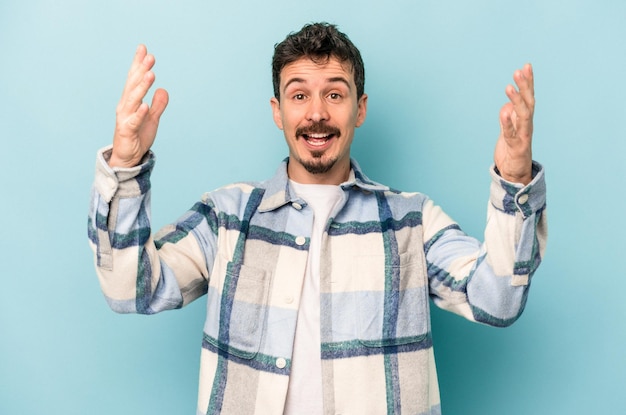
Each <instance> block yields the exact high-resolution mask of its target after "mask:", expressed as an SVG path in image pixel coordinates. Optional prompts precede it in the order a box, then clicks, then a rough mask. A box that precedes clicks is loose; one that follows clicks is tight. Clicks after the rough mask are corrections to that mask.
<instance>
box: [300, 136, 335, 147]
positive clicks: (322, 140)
mask: <svg viewBox="0 0 626 415" xmlns="http://www.w3.org/2000/svg"><path fill="white" fill-rule="evenodd" d="M301 137H302V138H303V139H304V140H305V141H306V142H307V143H308V144H310V145H312V146H314V147H321V146H323V145H324V144H326V142H327V141H328V140H330V139H332V138H334V137H336V135H335V134H332V133H331V134H327V133H326V134H322V133H317V134H316V133H310V134H302V136H301Z"/></svg>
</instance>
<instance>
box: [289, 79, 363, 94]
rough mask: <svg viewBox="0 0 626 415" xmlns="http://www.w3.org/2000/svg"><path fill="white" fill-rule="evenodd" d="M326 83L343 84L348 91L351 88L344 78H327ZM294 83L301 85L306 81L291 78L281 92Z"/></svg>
mask: <svg viewBox="0 0 626 415" xmlns="http://www.w3.org/2000/svg"><path fill="white" fill-rule="evenodd" d="M326 82H327V83H329V84H332V83H335V82H340V83H342V84H345V85H346V86H347V87H348V89H349V90H351V89H352V87H351V86H350V82H348V80H347V79H346V78H344V77H343V76H336V77H333V78H328V79H326ZM294 83H303V84H306V79H304V78H297V77H296V78H291V79H290V80H288V81H287V83H286V84H285V86H284V87H283V91H286V90H287V87H288V86H289V85H291V84H294Z"/></svg>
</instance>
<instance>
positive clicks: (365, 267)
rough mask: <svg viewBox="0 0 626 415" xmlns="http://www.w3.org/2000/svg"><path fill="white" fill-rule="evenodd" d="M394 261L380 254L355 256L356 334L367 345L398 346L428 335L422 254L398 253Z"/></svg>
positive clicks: (428, 325)
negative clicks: (387, 262)
mask: <svg viewBox="0 0 626 415" xmlns="http://www.w3.org/2000/svg"><path fill="white" fill-rule="evenodd" d="M397 258H398V261H396V263H395V264H385V256H384V255H368V256H359V257H358V258H356V260H355V264H357V265H356V266H355V267H353V270H354V271H355V272H354V274H353V280H354V281H355V283H356V284H355V285H356V290H355V298H356V305H357V321H356V331H357V333H356V335H357V339H358V340H359V342H360V343H361V344H363V345H364V346H367V347H385V346H401V345H407V344H411V343H419V342H421V341H423V340H425V339H427V338H428V337H429V332H430V309H429V303H428V279H427V276H426V273H425V265H424V260H423V255H418V254H414V253H404V254H400V255H399V256H398V257H397Z"/></svg>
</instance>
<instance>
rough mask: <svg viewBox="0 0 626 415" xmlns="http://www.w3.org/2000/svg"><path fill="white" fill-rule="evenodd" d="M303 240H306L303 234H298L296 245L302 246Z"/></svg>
mask: <svg viewBox="0 0 626 415" xmlns="http://www.w3.org/2000/svg"><path fill="white" fill-rule="evenodd" d="M305 242H306V238H305V237H304V236H298V237H297V238H296V245H300V246H302V245H304V244H305Z"/></svg>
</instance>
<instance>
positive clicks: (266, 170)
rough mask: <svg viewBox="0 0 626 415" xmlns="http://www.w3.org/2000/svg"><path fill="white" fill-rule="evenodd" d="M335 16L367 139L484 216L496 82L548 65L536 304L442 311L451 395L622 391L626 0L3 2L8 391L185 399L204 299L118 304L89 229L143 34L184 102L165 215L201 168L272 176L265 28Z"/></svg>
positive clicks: (566, 407) (174, 94) (609, 401)
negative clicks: (168, 306) (496, 318)
mask: <svg viewBox="0 0 626 415" xmlns="http://www.w3.org/2000/svg"><path fill="white" fill-rule="evenodd" d="M318 20H326V21H330V22H334V23H337V24H339V26H340V28H341V29H342V30H343V31H345V32H346V33H348V34H349V36H350V37H351V39H352V40H353V41H354V42H355V43H356V44H357V46H358V47H359V48H360V49H361V51H362V54H363V57H364V60H365V63H366V92H368V94H369V111H368V119H367V121H366V123H365V125H364V126H363V127H361V128H360V129H359V131H358V132H357V137H356V139H355V143H354V146H353V155H354V156H355V157H356V158H357V159H358V160H359V161H360V163H361V164H362V166H363V167H364V169H365V171H366V172H367V173H368V175H369V176H370V177H372V178H373V179H375V180H378V181H381V182H384V183H386V184H389V185H391V186H394V187H396V188H400V189H403V190H410V191H415V190H419V191H422V192H424V193H427V194H428V195H430V196H431V197H432V198H433V199H435V201H436V202H437V203H439V204H441V205H442V206H443V207H444V208H445V209H446V211H447V212H448V213H449V214H450V215H451V216H453V217H454V218H455V219H456V220H457V221H459V222H460V223H461V224H462V225H463V227H464V229H465V230H466V231H467V232H469V233H471V234H473V235H476V236H478V237H481V234H482V227H483V225H484V222H485V208H486V200H487V194H488V180H489V177H488V173H487V171H488V166H489V164H490V163H491V160H492V152H493V146H494V143H495V139H496V137H497V135H498V129H499V126H498V111H499V108H500V106H501V105H502V104H503V103H504V102H505V101H506V97H505V95H504V87H505V86H506V84H508V83H510V82H511V75H512V73H513V71H514V70H515V69H516V68H519V67H521V66H522V65H523V64H524V63H525V62H527V61H530V62H532V63H533V64H534V68H535V74H536V96H537V109H536V117H535V119H536V130H535V146H534V149H535V153H534V154H535V158H536V159H537V160H539V161H541V162H542V163H543V164H544V165H545V167H546V170H547V181H548V188H549V195H548V204H549V216H550V238H549V244H548V251H547V256H546V259H545V262H544V264H543V265H542V267H541V268H540V269H539V271H538V272H537V274H536V276H535V279H534V280H533V287H532V291H531V296H530V298H529V302H528V305H527V309H526V312H525V314H524V315H523V316H522V318H521V320H519V321H518V322H517V323H516V324H515V325H514V326H512V327H511V328H508V329H504V330H503V329H494V328H488V327H483V326H480V325H476V324H471V323H468V322H467V321H465V320H463V319H461V318H459V317H457V316H454V315H451V314H449V313H444V312H441V311H439V310H435V311H434V317H433V319H434V321H433V333H434V342H435V350H436V358H437V362H438V368H439V375H440V387H441V396H442V400H443V407H444V414H445V415H457V414H459V415H465V414H481V415H482V414H511V415H514V414H525V415H526V414H551V415H554V414H615V413H623V412H622V411H623V410H624V408H626V397H625V394H626V393H625V392H626V386H625V385H626V352H625V347H624V343H625V341H626V328H625V326H626V323H625V322H626V301H624V279H625V277H626V272H625V270H624V266H623V263H622V262H621V260H620V257H621V258H622V259H623V257H624V254H625V253H626V242H624V237H623V233H624V231H625V230H626V220H625V215H624V205H625V202H626V198H625V197H624V190H623V187H624V183H625V181H626V167H625V163H624V162H623V153H624V152H625V151H626V144H625V139H626V131H625V122H624V121H625V120H626V106H625V104H624V97H625V96H626V87H625V86H624V85H625V84H624V75H625V74H626V71H625V68H626V53H625V52H626V50H625V49H626V48H625V46H624V45H625V43H624V39H626V24H625V23H626V3H624V2H621V1H617V0H615V1H611V0H585V1H583V0H578V1H576V0H570V1H551V0H532V1H524V2H522V1H518V2H504V1H496V0H491V1H489V0H473V1H464V0H437V1H435V0H432V1H424V0H419V1H417V0H414V1H385V2H383V1H370V2H368V1H363V0H352V1H337V0H318V1H306V2H303V1H293V0H292V1H271V2H270V1H268V2H253V1H231V2H226V1H221V2H216V1H199V0H196V1H183V0H180V1H176V2H174V1H155V0H151V1H148V0H144V1H126V0H106V1H104V0H102V1H83V0H74V1H72V0H59V1H52V0H50V1H44V0H30V1H17V0H13V1H11V0H2V1H1V2H0V143H1V146H0V167H1V170H0V185H1V190H2V196H0V197H1V202H0V256H1V262H0V264H1V268H0V278H1V285H0V413H2V414H40V413H46V414H191V413H194V410H195V403H196V394H197V377H198V366H199V351H200V349H199V348H200V342H201V330H202V323H203V318H204V315H203V313H204V304H203V301H202V300H199V301H197V302H196V303H194V304H192V305H190V306H189V307H187V308H185V309H183V310H179V311H176V312H167V313H162V314H160V315H157V316H151V317H145V316H135V315H132V316H127V315H126V316H123V315H117V314H115V313H113V312H112V311H110V310H109V309H108V307H107V305H106V303H105V301H104V299H103V297H102V295H101V293H100V290H99V287H98V283H97V279H96V276H95V272H94V269H93V263H92V256H91V252H90V250H89V248H88V245H87V237H86V222H87V219H86V218H87V207H88V199H89V192H90V186H91V181H92V172H93V166H94V160H95V152H96V150H97V149H98V148H100V147H102V146H104V145H107V144H108V143H109V142H110V141H111V137H112V132H113V126H114V120H115V106H116V104H117V100H118V99H119V96H120V94H121V90H122V86H123V84H124V81H125V78H126V72H127V70H128V67H129V65H130V62H131V59H132V57H133V54H134V51H135V48H136V45H137V44H138V43H140V42H142V43H146V44H147V45H148V47H149V50H150V51H151V52H153V53H154V54H155V55H156V57H157V66H156V74H157V82H156V83H157V85H158V86H162V87H165V88H167V89H168V91H169V92H170V95H171V101H170V105H169V108H168V109H167V112H166V113H165V115H164V116H163V119H162V125H161V129H160V132H159V136H158V138H157V142H156V144H155V146H154V150H155V152H156V153H157V157H158V164H157V169H156V171H155V174H154V186H153V205H154V207H155V209H154V214H153V218H154V224H155V226H159V227H160V226H162V225H164V224H166V223H168V222H169V221H171V220H173V219H175V218H176V217H178V216H179V215H180V214H181V213H182V212H183V211H184V210H185V209H187V208H188V207H189V206H191V204H192V203H193V202H195V201H196V200H197V199H198V198H199V197H200V195H201V194H202V193H203V192H204V191H207V190H211V189H214V188H216V187H218V186H221V185H223V184H226V183H230V182H232V181H236V180H242V179H245V180H247V179H261V178H266V177H268V176H269V175H271V174H272V173H273V172H274V170H275V168H276V166H277V164H278V163H279V161H280V160H281V159H282V158H283V157H284V156H285V155H286V154H287V150H286V146H285V144H284V141H283V140H284V139H283V137H282V134H281V132H280V131H279V130H277V129H276V127H275V126H274V124H273V122H272V119H271V112H270V106H269V98H270V96H271V94H272V88H271V77H270V58H271V54H272V50H273V45H274V44H275V43H276V42H279V41H281V40H282V39H283V38H284V36H285V35H286V34H287V33H288V32H291V31H295V30H298V29H299V28H300V27H301V26H302V25H303V24H304V23H307V22H311V21H318Z"/></svg>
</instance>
